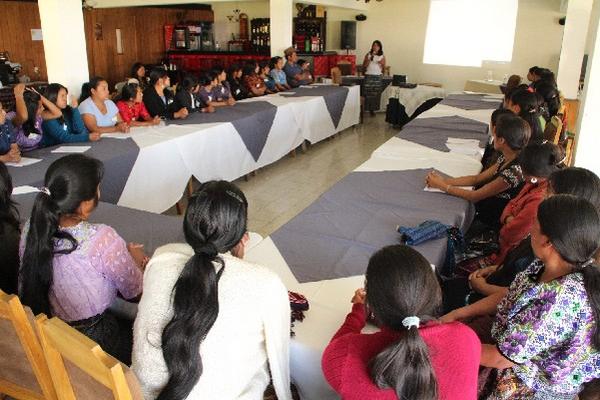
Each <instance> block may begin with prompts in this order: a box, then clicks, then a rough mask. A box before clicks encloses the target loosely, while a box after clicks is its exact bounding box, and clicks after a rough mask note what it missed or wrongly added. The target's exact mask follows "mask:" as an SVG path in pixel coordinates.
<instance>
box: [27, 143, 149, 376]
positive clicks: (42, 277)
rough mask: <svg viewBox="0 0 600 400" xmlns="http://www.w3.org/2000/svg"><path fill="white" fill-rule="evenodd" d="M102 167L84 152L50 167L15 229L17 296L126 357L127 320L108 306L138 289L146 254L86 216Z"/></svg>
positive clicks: (97, 193) (128, 341)
mask: <svg viewBox="0 0 600 400" xmlns="http://www.w3.org/2000/svg"><path fill="white" fill-rule="evenodd" d="M102 174H103V167H102V163H101V162H100V161H98V160H96V159H93V158H90V157H87V156H85V155H83V154H72V155H68V156H66V157H63V158H60V159H58V160H56V161H54V162H53V163H52V164H51V165H50V167H48V170H47V171H46V176H45V178H44V187H42V188H41V189H40V193H38V194H37V196H36V198H35V203H34V205H33V210H32V211H31V218H30V219H29V220H28V221H27V222H26V223H25V226H24V227H23V234H22V235H21V244H20V254H21V271H20V274H19V296H20V298H21V301H22V302H23V304H25V305H27V306H29V307H31V309H32V311H33V313H34V314H39V313H45V314H47V315H49V316H56V317H59V318H60V319H62V320H63V321H65V322H67V323H69V324H70V325H71V326H73V327H75V328H76V329H77V330H79V331H80V332H82V333H84V334H85V335H87V336H89V337H90V338H91V339H92V340H94V341H96V342H97V343H98V344H100V346H102V348H103V349H104V350H106V351H107V352H108V353H110V354H111V355H113V356H115V357H116V358H118V359H119V360H121V361H123V362H124V363H127V364H128V363H129V360H130V357H131V346H132V343H131V337H132V333H131V332H132V331H131V329H132V327H131V321H129V324H128V323H127V322H126V321H124V320H121V319H119V318H118V317H117V316H116V315H114V314H113V313H112V312H111V311H110V310H109V306H110V305H111V304H112V302H113V301H114V300H115V299H116V298H117V295H121V296H122V297H123V298H125V299H135V298H136V297H138V296H139V295H140V293H141V290H142V270H143V268H144V265H145V263H146V262H147V257H146V255H145V254H144V251H143V248H142V246H141V245H138V244H133V243H130V244H127V243H125V241H124V240H123V239H122V238H121V237H120V236H119V235H118V233H117V232H115V230H114V229H113V228H111V227H110V226H106V225H103V224H93V223H90V222H88V218H89V217H90V215H91V214H92V212H93V211H94V209H95V208H96V206H97V204H98V200H99V197H100V189H99V185H100V181H101V180H102Z"/></svg>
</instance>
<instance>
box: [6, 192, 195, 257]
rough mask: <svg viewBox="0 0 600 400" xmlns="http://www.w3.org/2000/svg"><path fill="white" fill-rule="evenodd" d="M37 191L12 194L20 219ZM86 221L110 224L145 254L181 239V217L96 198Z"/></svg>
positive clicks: (29, 207)
mask: <svg viewBox="0 0 600 400" xmlns="http://www.w3.org/2000/svg"><path fill="white" fill-rule="evenodd" d="M36 195H37V193H29V194H23V195H18V196H13V200H15V201H16V202H17V203H18V207H17V208H18V210H19V214H20V216H21V220H22V221H25V220H27V219H29V216H30V214H31V209H32V208H33V202H34V200H35V196H36ZM90 222H95V223H101V224H105V225H109V226H111V227H113V228H114V229H115V230H116V231H117V232H118V233H119V235H121V237H122V238H123V239H125V241H127V242H136V243H141V244H143V245H144V250H145V251H146V254H148V255H150V256H151V255H152V253H154V250H156V248H157V247H160V246H162V245H164V244H167V243H180V242H185V239H184V237H183V219H182V218H179V217H171V216H167V215H161V214H154V213H150V212H145V211H139V210H134V209H132V208H127V207H121V206H116V205H114V204H109V203H105V202H102V201H100V203H99V204H98V208H96V210H94V212H93V213H92V215H91V216H90Z"/></svg>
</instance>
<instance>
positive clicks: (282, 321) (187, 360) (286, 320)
mask: <svg viewBox="0 0 600 400" xmlns="http://www.w3.org/2000/svg"><path fill="white" fill-rule="evenodd" d="M247 208H248V204H247V201H246V198H245V196H244V194H243V193H242V192H241V191H240V190H239V189H238V188H237V187H236V186H235V185H233V184H230V183H228V182H224V181H219V182H215V181H213V182H208V183H205V184H203V185H202V186H201V187H200V188H199V189H198V190H197V191H196V193H194V195H193V196H192V198H191V199H190V202H189V205H188V208H187V211H186V214H185V218H184V224H183V230H184V233H185V238H186V242H187V244H170V245H166V246H163V247H161V248H159V249H158V250H156V252H155V254H154V256H153V257H152V260H151V261H150V263H149V264H148V266H147V268H146V272H145V276H144V289H143V295H142V299H141V301H140V304H139V309H138V314H137V318H136V320H135V325H134V349H133V364H132V368H133V370H134V371H135V373H136V375H137V376H138V378H139V380H140V383H141V386H142V390H143V392H144V398H145V399H146V400H148V399H159V400H166V399H169V400H180V399H190V400H192V399H206V400H212V399H219V400H228V399H244V400H246V399H247V400H259V399H262V398H263V393H264V391H265V388H266V386H267V384H268V383H269V379H270V378H269V371H270V372H271V377H272V379H273V385H274V387H275V391H276V393H277V397H278V398H279V399H280V400H290V399H291V393H290V380H289V332H290V307H289V300H288V295H287V291H286V289H285V287H284V286H283V284H282V282H281V281H280V279H279V278H278V277H277V275H275V274H274V273H273V272H271V271H269V270H267V269H266V268H263V267H260V266H257V265H253V264H249V263H247V262H244V261H243V260H242V259H241V258H242V257H243V255H244V248H245V245H246V243H247V240H248V235H247V233H246V221H247Z"/></svg>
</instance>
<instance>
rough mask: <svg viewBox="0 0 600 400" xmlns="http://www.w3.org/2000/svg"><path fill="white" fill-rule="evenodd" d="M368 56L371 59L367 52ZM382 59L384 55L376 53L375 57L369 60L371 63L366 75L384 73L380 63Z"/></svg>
mask: <svg viewBox="0 0 600 400" xmlns="http://www.w3.org/2000/svg"><path fill="white" fill-rule="evenodd" d="M367 57H368V58H369V59H370V54H367ZM381 60H383V55H381V56H378V55H374V56H373V59H372V60H371V61H370V62H369V65H367V69H366V71H365V75H382V74H383V71H382V69H381V65H379V62H381Z"/></svg>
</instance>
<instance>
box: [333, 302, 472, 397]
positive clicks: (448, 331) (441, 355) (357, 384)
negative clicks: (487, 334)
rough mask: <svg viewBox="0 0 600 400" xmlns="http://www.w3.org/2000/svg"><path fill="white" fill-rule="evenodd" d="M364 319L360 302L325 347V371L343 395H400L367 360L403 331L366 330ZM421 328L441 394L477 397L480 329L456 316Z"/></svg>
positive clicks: (334, 386) (336, 389)
mask: <svg viewBox="0 0 600 400" xmlns="http://www.w3.org/2000/svg"><path fill="white" fill-rule="evenodd" d="M365 319H366V313H365V307H364V306H363V305H362V304H355V305H354V306H353V307H352V312H351V313H350V314H348V316H347V317H346V320H345V321H344V324H343V325H342V327H341V328H340V329H339V330H338V331H337V333H336V334H335V336H334V337H333V339H332V340H331V343H329V346H327V348H326V349H325V352H324V353H323V360H322V367H323V373H324V374H325V378H326V379H327V381H328V382H329V384H330V385H331V386H332V387H333V389H335V391H336V392H337V393H339V394H340V396H341V397H342V398H343V399H344V400H359V399H360V400H364V399H369V400H397V399H398V398H397V397H396V393H395V392H394V390H393V389H385V390H382V389H379V388H378V387H377V386H376V385H375V384H374V383H373V381H372V380H371V377H370V375H369V370H368V368H367V365H368V363H369V361H370V360H371V359H372V358H373V357H375V356H376V355H377V354H378V353H379V352H380V351H382V350H383V349H385V348H386V347H387V346H389V345H390V344H392V343H393V342H395V341H396V340H398V338H399V337H400V335H401V333H399V332H395V331H392V330H389V329H383V330H382V331H380V332H377V333H372V334H362V333H360V331H361V330H362V328H363V327H364V326H365ZM413 329H414V328H413ZM419 334H420V335H421V337H422V338H423V340H424V341H425V343H426V344H427V347H428V348H429V354H430V357H431V364H432V366H433V369H434V371H435V376H436V379H437V383H438V392H439V398H440V400H456V399H461V400H469V399H473V400H474V399H476V398H477V373H478V370H479V360H480V356H481V343H480V342H479V339H478V338H477V335H476V334H475V332H473V331H472V330H471V329H470V328H469V327H467V326H466V325H463V324H461V323H460V322H452V323H449V324H437V323H431V324H428V325H426V326H424V327H421V328H420V329H419Z"/></svg>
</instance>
